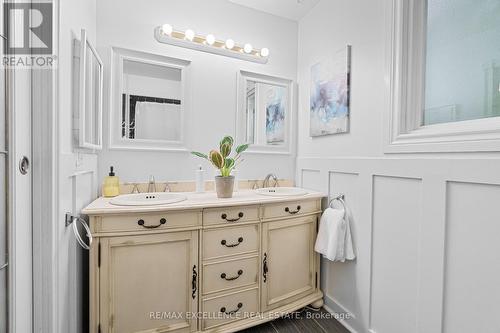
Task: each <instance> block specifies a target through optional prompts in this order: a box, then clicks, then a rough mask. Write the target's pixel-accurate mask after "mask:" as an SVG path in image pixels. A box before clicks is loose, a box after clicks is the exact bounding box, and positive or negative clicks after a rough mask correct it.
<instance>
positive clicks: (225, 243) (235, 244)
mask: <svg viewBox="0 0 500 333" xmlns="http://www.w3.org/2000/svg"><path fill="white" fill-rule="evenodd" d="M242 242H243V237H240V238H238V243H233V244H227V241H226V240H225V239H223V240H221V241H220V243H221V245H223V246H225V247H235V246H238V245H240V244H241V243H242Z"/></svg>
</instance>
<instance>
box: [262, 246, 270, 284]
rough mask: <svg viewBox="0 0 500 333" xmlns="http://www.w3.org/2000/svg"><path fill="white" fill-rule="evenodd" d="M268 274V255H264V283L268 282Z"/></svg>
mask: <svg viewBox="0 0 500 333" xmlns="http://www.w3.org/2000/svg"><path fill="white" fill-rule="evenodd" d="M267 272H269V269H268V268H267V253H264V259H263V260H262V277H263V278H264V283H265V282H267Z"/></svg>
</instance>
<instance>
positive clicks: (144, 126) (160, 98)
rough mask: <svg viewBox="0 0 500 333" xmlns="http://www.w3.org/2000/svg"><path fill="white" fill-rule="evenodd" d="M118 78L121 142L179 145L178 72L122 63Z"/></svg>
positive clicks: (153, 66)
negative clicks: (151, 141) (120, 107)
mask: <svg viewBox="0 0 500 333" xmlns="http://www.w3.org/2000/svg"><path fill="white" fill-rule="evenodd" d="M122 77H123V82H122V87H123V88H122V89H123V91H122V119H121V120H122V133H121V135H122V138H124V139H132V140H156V141H179V140H180V136H181V132H180V131H181V111H182V107H181V106H182V70H181V69H179V68H175V67H168V66H165V65H158V64H155V63H149V62H143V61H137V60H131V59H125V60H124V61H123V76H122Z"/></svg>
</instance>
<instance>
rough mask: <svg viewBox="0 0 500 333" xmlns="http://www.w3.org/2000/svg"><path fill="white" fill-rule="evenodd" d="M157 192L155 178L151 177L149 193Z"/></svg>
mask: <svg viewBox="0 0 500 333" xmlns="http://www.w3.org/2000/svg"><path fill="white" fill-rule="evenodd" d="M152 192H156V183H155V177H153V176H152V175H151V176H149V183H148V193H152Z"/></svg>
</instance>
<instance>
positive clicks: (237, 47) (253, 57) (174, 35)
mask: <svg viewBox="0 0 500 333" xmlns="http://www.w3.org/2000/svg"><path fill="white" fill-rule="evenodd" d="M154 34H155V38H156V40H157V41H158V42H160V43H164V44H170V45H175V46H180V47H185V48H188V49H193V50H198V51H203V52H208V53H213V54H218V55H223V56H227V57H232V58H237V59H242V60H247V61H252V62H257V63H261V64H265V63H267V61H268V59H269V49H268V48H265V47H263V48H261V49H256V48H254V47H253V46H252V44H250V43H245V44H238V43H236V42H235V41H234V40H232V39H230V38H229V39H226V40H219V39H216V38H215V36H214V35H212V34H208V35H206V36H203V35H197V34H196V33H195V32H194V31H193V30H191V29H186V30H176V29H174V28H173V27H172V26H171V25H170V24H168V23H166V24H163V25H162V26H158V27H156V28H155V32H154Z"/></svg>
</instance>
